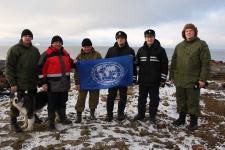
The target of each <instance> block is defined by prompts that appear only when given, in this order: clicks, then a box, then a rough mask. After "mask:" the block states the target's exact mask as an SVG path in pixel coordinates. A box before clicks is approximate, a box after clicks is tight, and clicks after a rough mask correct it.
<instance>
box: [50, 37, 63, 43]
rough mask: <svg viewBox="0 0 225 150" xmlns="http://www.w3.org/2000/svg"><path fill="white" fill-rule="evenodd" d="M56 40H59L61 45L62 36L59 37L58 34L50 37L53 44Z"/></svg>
mask: <svg viewBox="0 0 225 150" xmlns="http://www.w3.org/2000/svg"><path fill="white" fill-rule="evenodd" d="M56 41H59V42H61V43H62V45H63V40H62V38H61V37H60V36H58V35H56V36H54V37H53V38H52V41H51V44H53V43H54V42H56Z"/></svg>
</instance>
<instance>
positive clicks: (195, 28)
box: [181, 23, 198, 39]
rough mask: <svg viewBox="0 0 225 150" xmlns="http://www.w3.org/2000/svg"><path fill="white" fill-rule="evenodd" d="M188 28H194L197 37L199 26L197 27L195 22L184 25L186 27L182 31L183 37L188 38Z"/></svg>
mask: <svg viewBox="0 0 225 150" xmlns="http://www.w3.org/2000/svg"><path fill="white" fill-rule="evenodd" d="M186 29H193V30H194V32H195V37H197V35H198V29H197V27H195V25H194V24H192V23H189V24H186V25H185V26H184V29H183V30H182V32H181V34H182V37H183V38H184V39H186V37H185V30H186Z"/></svg>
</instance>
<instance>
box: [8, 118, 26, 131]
mask: <svg viewBox="0 0 225 150" xmlns="http://www.w3.org/2000/svg"><path fill="white" fill-rule="evenodd" d="M10 128H11V130H12V131H15V132H22V131H23V130H22V129H21V128H20V127H19V126H18V124H17V119H16V118H11V124H10Z"/></svg>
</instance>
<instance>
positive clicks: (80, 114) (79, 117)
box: [75, 111, 82, 123]
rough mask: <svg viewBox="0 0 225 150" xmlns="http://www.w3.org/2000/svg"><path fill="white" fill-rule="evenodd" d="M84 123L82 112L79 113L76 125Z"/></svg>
mask: <svg viewBox="0 0 225 150" xmlns="http://www.w3.org/2000/svg"><path fill="white" fill-rule="evenodd" d="M81 121H82V112H78V111H77V118H76V120H75V123H81Z"/></svg>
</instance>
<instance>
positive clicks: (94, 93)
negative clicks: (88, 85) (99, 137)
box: [74, 38, 102, 123]
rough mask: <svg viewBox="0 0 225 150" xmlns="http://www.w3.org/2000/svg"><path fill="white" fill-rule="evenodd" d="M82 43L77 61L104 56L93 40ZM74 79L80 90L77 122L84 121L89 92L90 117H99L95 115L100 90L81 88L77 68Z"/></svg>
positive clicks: (86, 39) (77, 104) (76, 106)
mask: <svg viewBox="0 0 225 150" xmlns="http://www.w3.org/2000/svg"><path fill="white" fill-rule="evenodd" d="M81 45H82V49H81V51H80V54H78V55H77V57H76V59H75V60H76V61H81V60H82V61H84V60H95V59H101V58H102V56H101V54H100V53H99V52H97V51H96V50H95V49H94V48H93V47H92V42H91V40H90V39H89V38H85V39H83V41H82V43H81ZM74 80H75V85H76V89H77V90H78V99H77V103H76V105H75V109H76V111H77V118H76V120H75V123H80V122H81V121H82V112H83V111H84V108H85V100H86V97H87V93H89V95H90V96H89V108H90V119H91V120H96V119H97V118H96V117H95V109H96V108H97V105H98V102H99V90H81V89H80V80H79V77H78V72H77V70H75V74H74Z"/></svg>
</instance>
